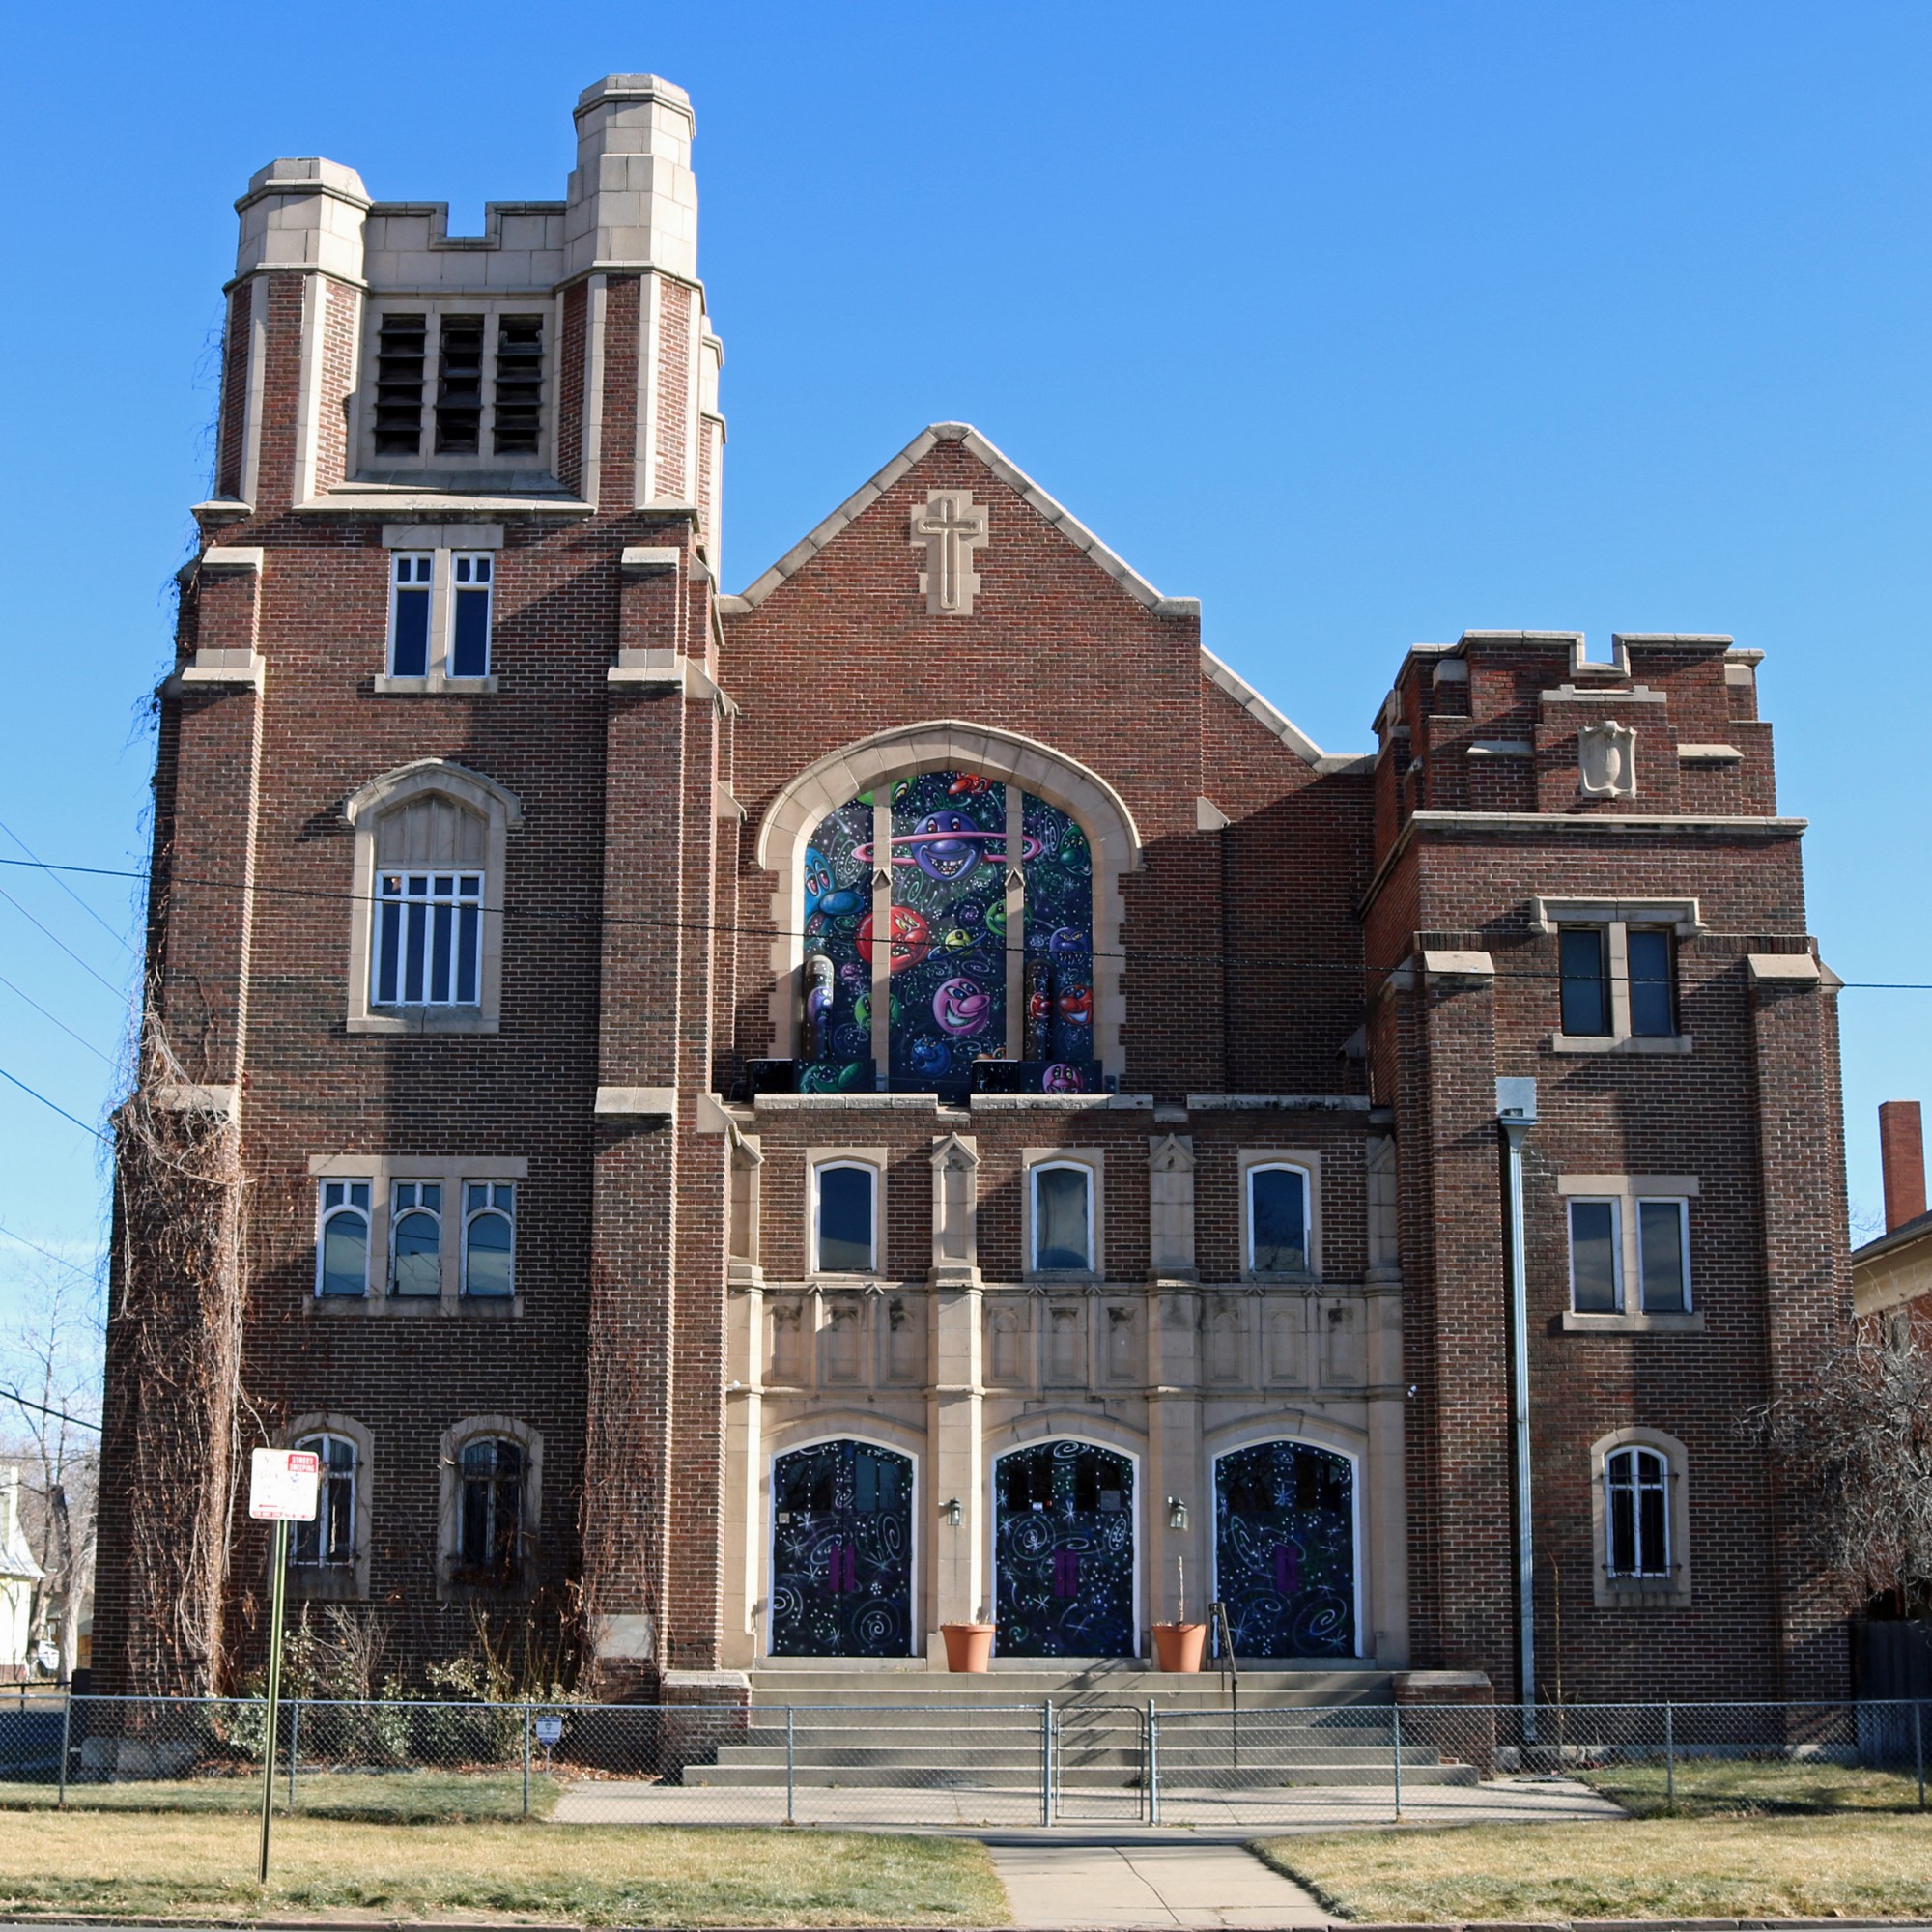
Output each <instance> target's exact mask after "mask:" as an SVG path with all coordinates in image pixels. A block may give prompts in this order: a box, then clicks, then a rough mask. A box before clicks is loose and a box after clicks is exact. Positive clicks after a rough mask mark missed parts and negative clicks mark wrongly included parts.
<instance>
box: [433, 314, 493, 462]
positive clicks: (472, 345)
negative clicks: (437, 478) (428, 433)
mask: <svg viewBox="0 0 1932 1932" xmlns="http://www.w3.org/2000/svg"><path fill="white" fill-rule="evenodd" d="M438 351H439V353H438V357H437V384H436V450H437V454H438V455H439V456H474V455H475V454H476V452H477V451H478V449H480V448H481V447H482V433H483V318H482V317H481V316H480V315H446V316H444V317H443V318H442V327H441V330H440V335H439V340H438Z"/></svg>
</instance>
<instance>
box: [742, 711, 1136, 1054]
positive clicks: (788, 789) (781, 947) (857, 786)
mask: <svg viewBox="0 0 1932 1932" xmlns="http://www.w3.org/2000/svg"><path fill="white" fill-rule="evenodd" d="M931 771H967V772H979V773H980V774H981V775H982V776H984V777H986V778H989V779H996V780H998V781H1001V782H1002V783H1006V784H1015V785H1018V786H1019V787H1020V788H1021V789H1022V790H1024V791H1030V792H1032V793H1033V794H1034V795H1035V796H1036V797H1037V798H1043V799H1045V800H1046V802H1047V803H1048V804H1049V805H1053V806H1057V807H1059V809H1060V810H1062V811H1065V812H1066V813H1067V814H1068V815H1069V816H1070V817H1072V818H1073V820H1074V821H1075V822H1076V823H1077V824H1078V825H1079V827H1080V829H1081V831H1083V832H1084V833H1085V834H1086V835H1087V842H1088V844H1089V845H1090V847H1091V848H1092V850H1093V853H1094V1058H1095V1059H1096V1060H1098V1061H1099V1062H1100V1064H1101V1065H1102V1066H1103V1067H1110V1068H1112V1069H1113V1070H1114V1071H1115V1072H1116V1073H1118V1072H1119V1071H1120V1069H1121V1029H1122V1021H1123V1019H1124V1017H1125V1011H1124V1004H1123V999H1122V991H1121V929H1122V923H1123V920H1124V917H1125V902H1124V900H1123V898H1122V893H1121V876H1122V873H1125V872H1136V871H1139V870H1140V868H1141V864H1142V860H1141V835H1140V828H1139V826H1138V825H1136V824H1135V822H1134V817H1133V813H1132V812H1131V811H1130V810H1128V808H1127V805H1126V802H1125V800H1123V799H1122V797H1121V795H1120V793H1119V792H1117V791H1116V790H1115V789H1114V787H1113V786H1112V785H1110V784H1109V783H1108V782H1107V781H1106V780H1105V779H1103V778H1101V777H1100V776H1099V775H1098V774H1097V773H1096V772H1093V771H1090V770H1088V769H1087V767H1086V766H1084V765H1081V764H1079V763H1077V762H1075V760H1073V759H1071V758H1069V757H1067V756H1065V754H1064V753H1059V752H1056V751H1054V750H1052V749H1051V748H1050V747H1049V746H1046V745H1043V744H1040V743H1039V742H1038V741H1037V740H1036V739H1032V738H1023V737H1021V736H1020V735H1019V734H1018V733H1017V732H1014V731H1003V730H1000V729H998V728H997V727H995V726H993V725H972V724H967V723H965V722H963V721H960V720H957V719H936V720H931V721H928V722H926V723H923V724H918V725H901V726H897V727H895V728H894V729H893V730H890V731H881V732H878V733H877V734H875V735H874V736H872V737H870V738H862V739H860V740H859V741H858V742H857V743H856V744H851V745H846V746H843V747H841V748H840V749H839V750H838V751H836V752H832V753H828V754H827V755H826V756H824V757H822V758H820V759H818V760H817V761H816V762H815V763H813V764H810V765H808V766H807V767H806V769H805V770H804V771H802V772H801V773H800V774H799V775H798V776H797V777H796V778H795V779H793V780H792V781H791V782H790V783H789V784H787V785H786V786H784V788H783V789H782V790H781V791H780V793H779V795H778V797H777V798H776V799H775V800H773V802H772V806H771V809H770V810H768V811H767V812H766V813H765V816H764V820H763V823H762V824H761V825H760V826H759V828H758V835H757V840H756V846H755V853H756V859H757V863H758V865H759V867H762V868H763V869H764V870H765V871H767V872H770V873H772V874H773V875H774V879H775V884H774V887H773V892H772V929H773V939H772V950H771V972H772V990H771V1008H770V1010H771V1023H772V1051H773V1052H774V1053H775V1054H779V1055H781V1056H783V1055H785V1054H787V1053H793V1052H795V1051H796V1042H797V1037H798V1025H799V996H800V975H801V973H802V971H803V969H804V965H805V935H804V932H803V931H802V929H801V928H802V925H803V921H802V920H801V919H800V917H799V908H800V907H801V906H802V905H803V904H804V899H803V896H802V893H803V877H804V869H805V848H806V846H807V845H808V844H809V843H810V838H811V835H812V833H813V832H815V831H816V830H817V828H818V826H819V824H820V823H821V822H822V821H823V819H824V818H825V816H826V814H827V813H828V812H831V811H835V810H838V807H839V806H841V805H844V804H846V803H847V802H848V801H850V800H851V799H854V798H856V797H857V796H858V795H859V794H860V793H861V792H864V791H871V790H873V789H875V788H876V787H877V786H879V785H882V784H884V785H890V784H892V783H895V782H896V781H898V780H899V779H902V778H911V777H914V776H916V775H917V774H918V773H920V772H931Z"/></svg>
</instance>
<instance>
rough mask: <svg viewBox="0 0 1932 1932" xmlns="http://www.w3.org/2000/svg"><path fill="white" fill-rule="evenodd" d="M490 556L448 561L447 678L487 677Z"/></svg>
mask: <svg viewBox="0 0 1932 1932" xmlns="http://www.w3.org/2000/svg"><path fill="white" fill-rule="evenodd" d="M491 563H492V559H491V556H490V553H489V552H488V551H487V550H485V551H477V552H475V553H473V554H465V553H464V552H462V551H459V552H457V554H455V555H454V556H452V557H451V558H450V559H449V601H450V615H449V674H450V676H451V677H488V676H489V674H490V579H491V576H492V569H491Z"/></svg>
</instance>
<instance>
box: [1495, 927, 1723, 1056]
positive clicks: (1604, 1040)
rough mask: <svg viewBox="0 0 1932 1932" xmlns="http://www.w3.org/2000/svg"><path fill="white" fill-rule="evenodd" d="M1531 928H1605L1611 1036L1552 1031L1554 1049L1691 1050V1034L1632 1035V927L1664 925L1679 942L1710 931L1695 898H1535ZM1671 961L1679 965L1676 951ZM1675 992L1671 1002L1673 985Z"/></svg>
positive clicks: (1552, 930) (1540, 930) (1551, 933)
mask: <svg viewBox="0 0 1932 1932" xmlns="http://www.w3.org/2000/svg"><path fill="white" fill-rule="evenodd" d="M1529 923H1530V930H1531V931H1533V932H1537V933H1540V934H1542V935H1544V936H1545V937H1554V935H1555V934H1556V933H1557V932H1558V931H1559V930H1560V929H1561V928H1562V927H1563V926H1566V925H1596V926H1602V927H1603V928H1604V929H1605V933H1606V934H1607V937H1608V942H1609V948H1608V950H1609V981H1610V1030H1609V1032H1608V1033H1607V1034H1566V1033H1563V1032H1560V1031H1559V1032H1556V1033H1552V1034H1550V1035H1549V1037H1548V1046H1549V1050H1550V1052H1552V1053H1635V1054H1650V1053H1661V1054H1684V1053H1689V1052H1690V1051H1691V1040H1690V1035H1689V1034H1688V1033H1686V1032H1684V1031H1682V1029H1681V1027H1680V1030H1679V1031H1678V1032H1676V1033H1674V1034H1643V1035H1639V1034H1633V1033H1632V1032H1631V1016H1630V928H1631V927H1632V926H1634V925H1637V926H1664V927H1666V928H1668V929H1669V930H1670V931H1671V932H1672V933H1674V934H1675V935H1676V937H1677V940H1678V943H1679V946H1680V947H1681V946H1682V944H1683V943H1684V942H1685V941H1686V940H1691V939H1695V938H1696V937H1697V935H1698V934H1699V933H1702V932H1707V931H1708V930H1709V929H1710V928H1709V927H1708V926H1706V925H1705V924H1704V923H1703V920H1702V919H1701V917H1700V916H1699V912H1698V906H1697V901H1696V900H1695V899H1694V898H1685V899H1622V898H1541V897H1539V898H1534V899H1532V900H1531V901H1530V921H1529ZM1671 964H1672V967H1673V969H1674V968H1675V966H1676V955H1675V954H1674V953H1673V955H1672V959H1671ZM1672 992H1673V1004H1674V995H1675V988H1673V989H1672Z"/></svg>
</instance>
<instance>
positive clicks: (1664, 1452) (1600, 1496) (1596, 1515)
mask: <svg viewBox="0 0 1932 1932" xmlns="http://www.w3.org/2000/svg"><path fill="white" fill-rule="evenodd" d="M1623 1449H1640V1450H1645V1451H1648V1452H1649V1453H1650V1454H1651V1455H1654V1456H1656V1457H1659V1458H1660V1459H1661V1460H1662V1463H1663V1469H1664V1483H1665V1486H1666V1491H1667V1493H1666V1495H1665V1498H1664V1512H1663V1516H1664V1532H1663V1534H1664V1546H1665V1547H1664V1558H1665V1561H1666V1562H1667V1563H1668V1564H1669V1566H1670V1567H1669V1570H1668V1572H1667V1573H1664V1574H1662V1575H1657V1574H1653V1575H1650V1576H1622V1575H1618V1576H1612V1575H1611V1573H1610V1545H1609V1530H1610V1524H1609V1459H1610V1458H1611V1457H1612V1456H1614V1455H1616V1454H1617V1453H1618V1451H1619V1450H1623ZM1689 1467H1690V1464H1689V1458H1688V1456H1687V1454H1686V1451H1685V1447H1684V1444H1683V1443H1682V1442H1680V1441H1679V1440H1678V1439H1677V1437H1676V1436H1674V1435H1666V1434H1665V1433H1664V1432H1663V1431H1662V1430H1661V1429H1651V1428H1644V1427H1632V1428H1627V1429H1617V1430H1612V1431H1611V1432H1610V1434H1609V1435H1604V1436H1600V1437H1599V1438H1598V1439H1597V1440H1596V1441H1595V1442H1593V1443H1592V1444H1591V1445H1590V1456H1589V1480H1590V1535H1591V1541H1592V1544H1593V1546H1594V1550H1595V1566H1594V1567H1595V1573H1596V1574H1595V1590H1594V1599H1595V1602H1596V1604H1597V1605H1598V1607H1599V1608H1602V1609H1609V1608H1624V1609H1684V1608H1688V1607H1689V1605H1690V1474H1689Z"/></svg>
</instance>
